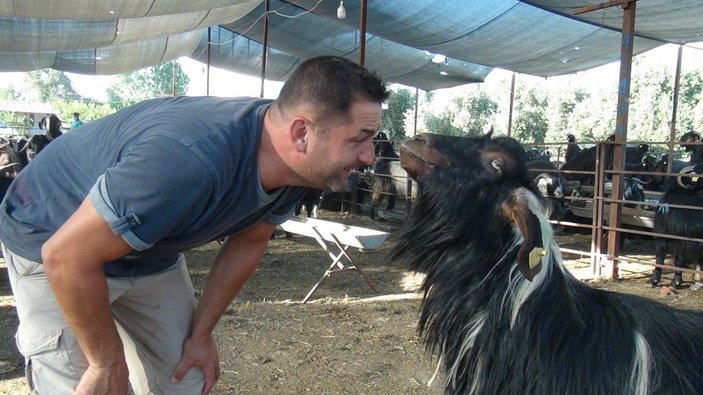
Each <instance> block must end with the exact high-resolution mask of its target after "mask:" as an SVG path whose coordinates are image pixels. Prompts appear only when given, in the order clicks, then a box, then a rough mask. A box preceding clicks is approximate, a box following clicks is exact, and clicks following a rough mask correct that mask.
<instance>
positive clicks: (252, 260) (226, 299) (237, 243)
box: [173, 222, 276, 394]
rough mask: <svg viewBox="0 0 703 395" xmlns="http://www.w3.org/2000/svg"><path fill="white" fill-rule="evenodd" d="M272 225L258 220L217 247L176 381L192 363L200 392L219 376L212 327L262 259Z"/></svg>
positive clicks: (211, 384) (211, 385) (208, 388)
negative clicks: (199, 376)
mask: <svg viewBox="0 0 703 395" xmlns="http://www.w3.org/2000/svg"><path fill="white" fill-rule="evenodd" d="M275 228H276V226H275V225H270V224H266V223H264V222H259V223H257V224H256V225H254V226H252V227H251V228H249V229H247V230H246V231H244V232H242V233H238V234H236V235H233V236H230V237H229V238H227V240H226V241H225V243H224V244H223V245H222V247H221V248H220V251H219V253H218V254H217V257H216V258H215V264H214V265H213V267H212V270H210V274H209V275H208V280H207V282H206V284H205V289H204V291H203V294H202V296H201V297H200V300H199V302H198V307H197V308H196V310H195V316H194V318H193V329H192V332H191V335H190V337H189V338H188V339H187V340H186V342H185V344H184V346H183V359H182V360H181V363H180V364H179V365H178V368H177V369H176V371H175V373H174V375H173V380H174V381H179V380H181V379H182V378H183V376H184V375H185V374H186V372H188V370H189V369H190V368H192V367H193V366H197V367H199V368H200V369H201V370H202V372H203V374H204V375H205V387H204V388H203V394H207V393H209V392H210V390H211V389H212V387H213V386H214V385H215V381H217V379H218V378H219V376H220V367H219V362H218V355H217V347H216V346H215V343H214V339H213V337H212V331H213V330H214V328H215V325H216V324H217V321H219V319H220V317H221V316H222V314H223V313H224V311H225V309H227V306H229V304H230V303H231V302H232V300H233V299H234V297H235V296H236V295H237V293H239V290H240V289H241V288H242V286H243V285H244V283H246V281H247V280H248V279H249V277H250V276H251V275H252V273H254V271H255V270H256V268H257V267H258V266H259V263H261V258H262V257H263V255H264V250H265V249H266V245H267V244H268V241H269V240H270V238H271V234H272V233H273V231H274V229H275Z"/></svg>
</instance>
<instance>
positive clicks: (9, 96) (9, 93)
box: [0, 86, 22, 101]
mask: <svg viewBox="0 0 703 395" xmlns="http://www.w3.org/2000/svg"><path fill="white" fill-rule="evenodd" d="M21 97H22V94H21V93H20V92H18V91H17V90H16V89H15V87H13V86H8V87H7V88H0V100H10V101H13V100H19V99H20V98H21Z"/></svg>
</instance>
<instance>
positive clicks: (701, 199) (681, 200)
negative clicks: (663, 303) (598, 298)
mask: <svg viewBox="0 0 703 395" xmlns="http://www.w3.org/2000/svg"><path fill="white" fill-rule="evenodd" d="M702 177H703V165H696V166H689V167H686V168H684V169H682V170H681V172H680V173H679V176H678V177H677V183H676V184H675V185H671V186H670V187H669V188H668V189H667V190H666V192H664V195H663V196H662V198H661V200H660V201H659V203H662V204H665V205H664V206H660V207H659V209H658V210H657V212H656V213H655V214H654V232H655V233H662V234H669V235H674V236H682V237H686V238H694V239H703V211H699V210H691V209H685V208H677V207H669V206H668V205H669V204H676V205H683V206H694V207H701V208H703V178H702ZM655 248H656V263H657V264H659V265H662V264H664V261H665V260H666V254H667V253H671V254H672V255H673V258H674V265H675V266H676V267H686V266H687V264H688V265H690V266H695V267H696V269H697V270H701V269H702V268H701V266H702V265H703V243H700V242H697V241H690V240H676V239H667V238H659V239H657V241H656V247H655ZM661 275H662V269H661V268H659V267H657V268H654V272H653V273H652V278H651V279H650V282H651V283H652V286H657V285H659V282H661ZM682 284H683V278H682V274H681V272H680V271H676V272H674V279H673V280H672V281H671V285H672V286H674V287H676V288H679V287H681V285H682Z"/></svg>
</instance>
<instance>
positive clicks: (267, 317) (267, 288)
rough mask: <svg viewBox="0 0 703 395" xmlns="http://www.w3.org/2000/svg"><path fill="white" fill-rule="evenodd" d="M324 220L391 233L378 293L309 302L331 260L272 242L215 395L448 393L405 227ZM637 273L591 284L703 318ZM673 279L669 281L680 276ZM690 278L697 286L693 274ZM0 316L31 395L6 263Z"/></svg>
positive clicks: (16, 380) (2, 341) (378, 262)
mask: <svg viewBox="0 0 703 395" xmlns="http://www.w3.org/2000/svg"><path fill="white" fill-rule="evenodd" d="M322 218H323V219H330V220H334V221H337V222H343V223H348V224H350V225H359V226H364V227H369V228H374V229H377V230H383V231H387V232H389V233H390V236H389V237H388V238H387V239H386V241H385V243H384V244H383V245H382V246H381V247H380V248H378V249H376V250H366V251H358V250H350V251H349V254H350V256H351V257H352V259H354V261H355V262H356V263H357V264H358V265H359V266H360V267H361V268H363V269H364V271H365V273H366V274H367V276H368V277H369V278H370V279H371V281H372V282H373V284H374V286H375V287H376V292H373V291H371V290H370V289H369V288H368V287H367V286H366V284H365V283H364V282H363V281H362V279H361V278H360V277H359V276H358V275H357V273H356V272H344V273H337V274H335V275H334V276H331V277H330V278H328V279H326V280H325V281H324V282H323V283H322V285H321V286H320V287H319V289H318V290H317V292H316V293H315V294H314V295H313V297H312V298H311V300H310V301H309V302H308V303H307V304H302V303H301V300H302V299H303V298H304V297H305V295H306V294H307V292H308V290H309V289H310V288H311V287H312V286H313V284H315V283H316V282H317V281H318V280H319V278H320V277H321V275H322V274H323V273H324V272H325V270H326V269H327V267H328V266H329V265H330V263H331V261H330V258H329V257H328V256H327V254H326V253H325V252H324V251H323V250H322V249H321V248H320V247H319V246H318V245H317V244H316V242H315V241H314V240H313V239H312V238H307V237H302V236H294V237H293V238H292V239H285V238H284V237H277V238H276V239H275V240H272V241H271V243H270V244H269V247H268V249H267V251H266V255H265V257H264V261H263V262H262V264H261V266H260V267H259V269H258V270H257V271H256V273H255V274H254V275H253V277H252V278H251V279H250V281H249V282H248V283H247V284H246V286H245V287H244V289H243V290H242V292H241V293H240V294H239V296H238V297H237V298H236V300H235V301H234V302H233V303H232V304H231V305H230V307H229V309H228V310H227V311H226V312H225V315H224V316H223V317H222V319H221V321H220V323H219V324H218V326H217V328H216V338H217V341H218V344H219V350H220V364H221V369H222V377H221V378H220V380H219V382H218V383H217V385H216V387H215V389H214V390H213V393H214V394H252V393H263V394H274V393H275V394H300V393H312V394H441V393H442V392H443V391H442V380H443V378H442V374H441V373H440V374H439V375H438V376H437V378H436V379H435V381H434V383H433V384H432V385H431V386H429V387H428V385H427V383H428V381H429V380H430V379H431V378H432V376H433V373H434V371H435V368H436V358H433V356H432V355H430V354H429V353H428V352H427V351H426V350H425V348H424V346H423V344H422V342H421V339H420V338H418V336H417V334H416V328H415V325H416V322H417V313H418V307H419V303H420V298H419V296H418V295H417V294H416V293H415V292H414V290H415V289H416V288H415V287H416V285H417V282H416V281H413V276H412V274H411V273H408V272H407V271H406V270H405V269H404V268H402V267H398V266H396V265H395V264H394V263H392V262H390V261H389V260H388V259H387V257H386V254H387V252H388V251H389V249H390V248H391V246H392V245H393V244H394V243H395V234H396V233H397V232H396V231H397V229H398V227H399V226H400V223H396V222H393V221H387V222H380V223H379V222H372V221H370V220H369V219H368V218H365V217H359V216H356V215H351V216H350V215H344V214H341V213H331V212H322ZM279 236H280V234H279ZM560 243H561V244H562V245H563V246H564V247H568V248H575V247H576V248H578V247H581V248H585V247H584V246H585V245H588V243H589V241H588V235H577V236H563V237H560ZM650 247H651V241H646V240H644V241H636V242H633V243H629V244H627V245H626V248H625V252H626V253H628V252H631V253H632V256H633V257H634V258H633V259H634V260H636V259H643V258H647V256H646V250H647V249H648V248H650ZM217 248H218V244H217V243H211V244H208V245H205V246H202V247H201V248H198V249H196V250H193V251H191V252H189V253H188V254H187V261H188V265H189V267H190V272H191V276H192V279H193V283H194V285H195V288H196V290H198V291H199V290H201V289H202V287H203V284H204V281H205V279H206V276H207V272H208V269H209V265H210V263H211V262H212V260H213V258H214V256H215V254H216V251H217ZM565 257H567V258H569V259H571V260H570V261H569V265H571V266H570V267H574V268H578V267H581V268H584V267H587V263H585V261H584V260H578V257H577V256H575V255H572V254H565ZM649 258H650V259H651V256H649ZM635 266H636V265H623V269H622V270H621V275H623V277H626V278H627V279H623V280H621V281H618V282H609V281H590V283H591V284H592V285H593V286H594V287H598V288H605V289H610V290H613V291H617V292H626V293H635V294H640V295H643V296H646V297H650V298H653V299H657V300H659V301H661V302H663V303H666V304H669V305H672V306H676V307H682V308H690V309H695V310H699V311H700V310H703V291H701V290H699V291H692V290H689V289H687V288H685V289H683V290H680V291H678V292H677V293H676V294H671V295H662V294H661V293H660V290H659V289H653V288H651V287H650V286H648V284H647V283H646V281H647V278H648V273H649V271H650V269H649V268H645V269H644V271H642V270H641V268H640V270H637V269H636V268H635ZM581 270H583V269H581ZM665 277H666V279H665V281H667V282H668V281H669V279H670V278H671V274H667V275H666V276H665ZM684 278H685V279H687V280H690V275H686V276H685V277H684ZM687 285H688V284H687ZM0 313H1V315H0V394H13V395H14V394H20V395H24V394H28V393H29V392H28V389H27V386H26V383H25V380H24V377H23V362H22V358H21V356H20V355H19V353H18V352H17V349H16V347H15V344H14V338H13V335H14V332H15V330H16V327H17V318H16V315H15V311H14V307H13V302H12V296H11V291H10V287H9V284H8V280H7V273H6V269H5V267H4V262H3V263H0Z"/></svg>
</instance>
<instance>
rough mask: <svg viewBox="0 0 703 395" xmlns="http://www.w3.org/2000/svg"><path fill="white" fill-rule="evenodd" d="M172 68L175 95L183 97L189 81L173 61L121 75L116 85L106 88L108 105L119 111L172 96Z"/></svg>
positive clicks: (179, 66) (178, 65)
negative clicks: (174, 74)
mask: <svg viewBox="0 0 703 395" xmlns="http://www.w3.org/2000/svg"><path fill="white" fill-rule="evenodd" d="M174 67H175V68H176V70H175V71H176V79H175V94H176V95H184V94H185V93H186V91H187V90H188V83H189V82H190V79H189V78H188V76H187V75H186V74H185V73H184V72H183V69H182V68H181V65H180V64H179V63H178V62H176V61H173V62H170V63H164V64H160V65H158V66H154V67H149V68H146V69H142V70H138V71H135V72H133V73H129V74H124V75H122V76H121V77H120V81H119V82H118V83H116V84H114V85H112V86H111V87H109V88H107V96H108V104H109V105H110V107H112V108H113V109H115V110H121V109H122V108H125V107H127V106H131V105H132V104H135V103H138V102H140V101H142V100H146V99H151V98H154V97H163V96H171V95H173V94H174V78H173V71H174V69H173V68H174Z"/></svg>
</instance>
